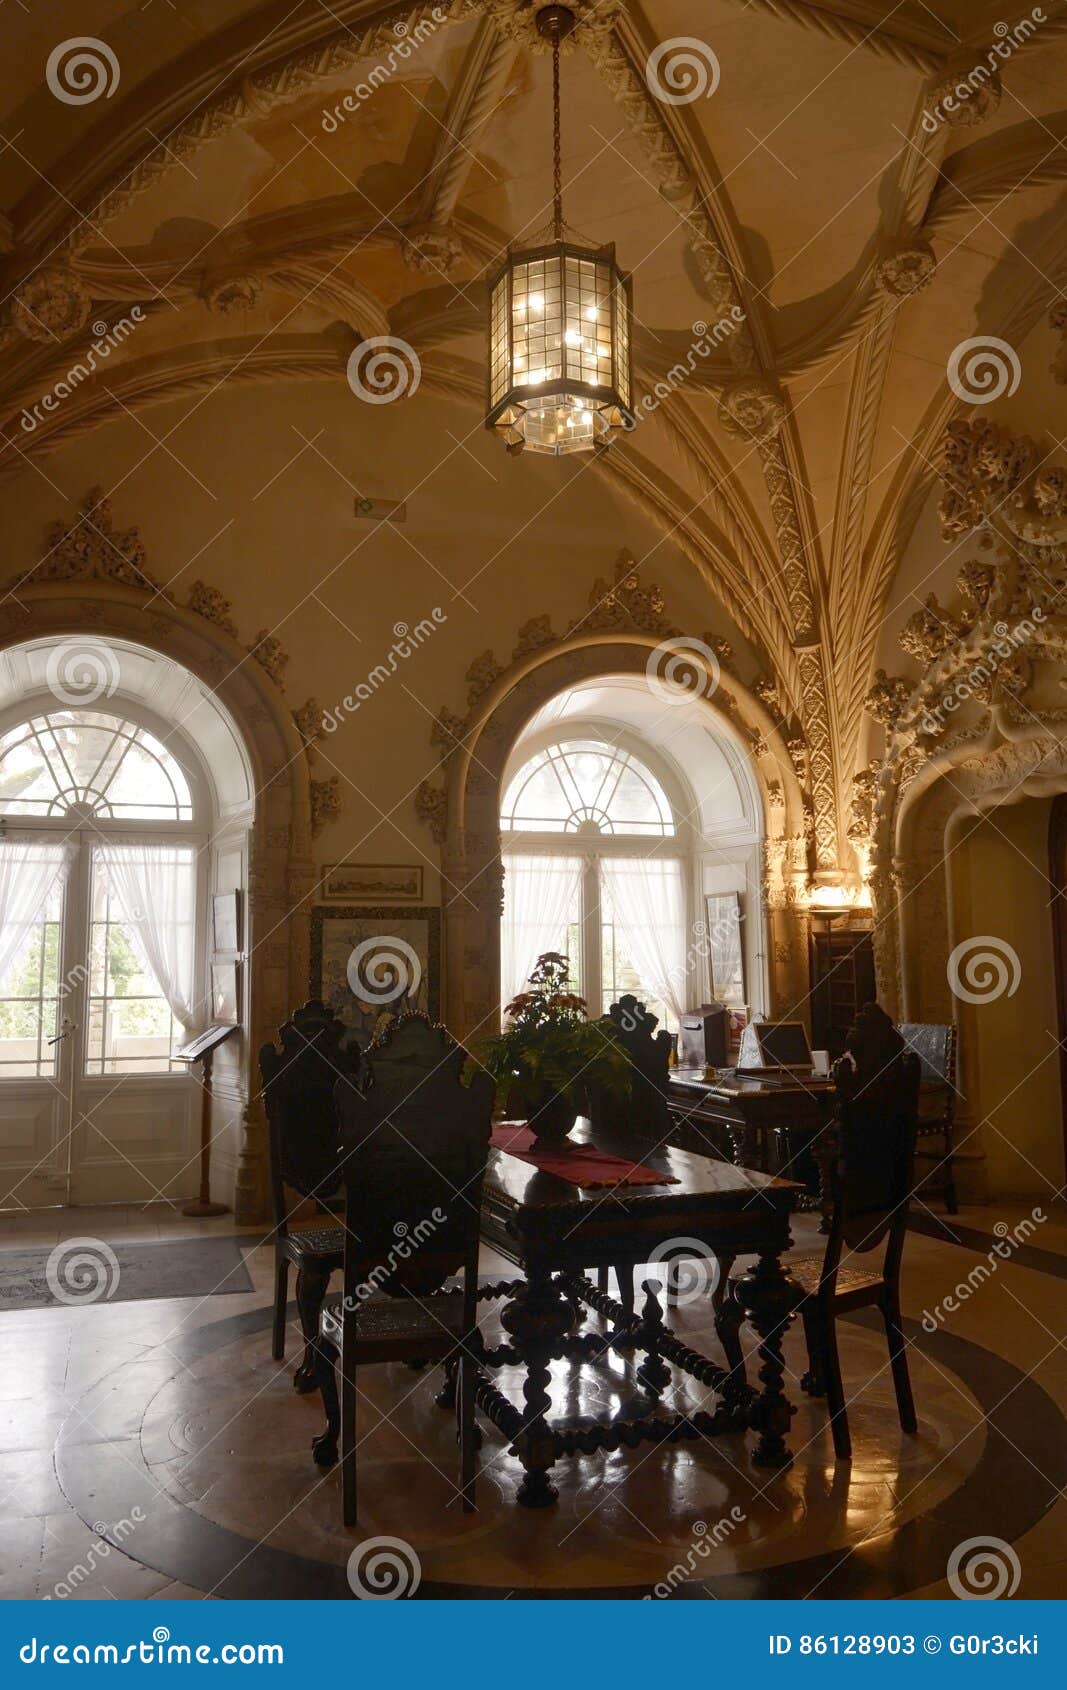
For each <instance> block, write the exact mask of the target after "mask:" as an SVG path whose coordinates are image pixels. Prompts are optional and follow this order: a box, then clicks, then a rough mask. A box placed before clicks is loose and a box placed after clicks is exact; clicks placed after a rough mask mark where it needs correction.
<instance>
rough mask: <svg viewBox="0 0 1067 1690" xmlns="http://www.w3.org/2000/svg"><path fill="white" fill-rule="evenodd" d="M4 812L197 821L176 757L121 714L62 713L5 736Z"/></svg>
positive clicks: (0, 768)
mask: <svg viewBox="0 0 1067 1690" xmlns="http://www.w3.org/2000/svg"><path fill="white" fill-rule="evenodd" d="M0 814H2V815H5V816H84V817H89V816H94V817H96V818H97V819H99V820H108V821H114V820H120V819H121V820H126V821H133V820H139V821H175V822H187V821H191V820H192V816H193V800H192V795H191V793H190V791H189V783H188V781H187V780H186V777H185V775H184V773H183V772H182V769H181V767H180V765H179V763H178V762H177V760H176V759H175V758H174V757H173V756H172V755H171V753H170V752H169V751H168V750H167V749H166V747H165V746H164V745H162V744H161V743H160V741H159V740H158V739H156V737H155V735H154V734H151V733H149V731H148V729H147V728H144V727H140V726H138V724H137V723H136V722H131V721H129V720H128V719H127V718H125V717H123V716H112V715H109V714H106V713H104V712H103V711H96V710H58V711H50V712H49V713H48V714H47V715H42V716H32V717H30V719H29V720H28V721H26V722H20V723H19V724H18V726H17V727H14V728H11V729H10V730H9V731H8V732H7V733H6V734H3V735H2V736H0Z"/></svg>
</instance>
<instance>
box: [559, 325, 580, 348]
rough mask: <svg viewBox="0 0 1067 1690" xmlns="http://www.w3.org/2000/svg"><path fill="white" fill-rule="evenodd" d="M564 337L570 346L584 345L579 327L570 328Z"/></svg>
mask: <svg viewBox="0 0 1067 1690" xmlns="http://www.w3.org/2000/svg"><path fill="white" fill-rule="evenodd" d="M563 338H564V340H565V341H566V342H567V345H568V346H581V345H582V337H581V335H580V334H579V332H578V330H577V329H568V330H567V332H566V334H565V335H564V336H563Z"/></svg>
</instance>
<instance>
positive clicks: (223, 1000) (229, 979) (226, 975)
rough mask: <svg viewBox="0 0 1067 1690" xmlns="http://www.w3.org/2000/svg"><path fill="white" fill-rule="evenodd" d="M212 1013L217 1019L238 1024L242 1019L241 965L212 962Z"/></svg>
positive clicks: (237, 963)
mask: <svg viewBox="0 0 1067 1690" xmlns="http://www.w3.org/2000/svg"><path fill="white" fill-rule="evenodd" d="M211 1013H212V1016H213V1017H214V1019H215V1020H216V1021H226V1022H229V1023H231V1024H236V1023H237V1022H239V1021H240V1019H241V965H240V963H239V962H213V963H212V964H211Z"/></svg>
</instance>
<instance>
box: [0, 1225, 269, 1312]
mask: <svg viewBox="0 0 1067 1690" xmlns="http://www.w3.org/2000/svg"><path fill="white" fill-rule="evenodd" d="M256 1242H257V1240H256V1239H255V1238H254V1237H250V1238H249V1239H247V1240H245V1239H237V1238H181V1239H175V1240H173V1241H167V1240H163V1241H162V1242H160V1243H147V1242H141V1241H138V1240H134V1239H130V1240H129V1241H128V1242H126V1243H122V1242H116V1243H114V1244H106V1243H105V1242H104V1240H103V1239H101V1238H67V1239H64V1240H63V1242H62V1243H60V1244H55V1245H53V1246H52V1248H51V1249H42V1248H36V1249H32V1250H4V1249H0V1310H3V1309H48V1308H82V1307H84V1306H85V1305H86V1304H88V1303H143V1302H147V1301H149V1299H151V1298H153V1297H224V1296H229V1295H231V1294H232V1293H233V1292H235V1291H251V1290H252V1289H253V1285H252V1278H251V1275H250V1274H249V1271H248V1268H247V1267H246V1266H245V1260H244V1256H243V1255H242V1254H241V1244H245V1245H246V1247H248V1246H251V1247H253V1248H254V1246H255V1244H256Z"/></svg>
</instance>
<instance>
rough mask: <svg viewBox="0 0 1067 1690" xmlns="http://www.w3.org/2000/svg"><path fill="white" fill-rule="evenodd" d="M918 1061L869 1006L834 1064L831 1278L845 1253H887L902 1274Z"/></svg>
mask: <svg viewBox="0 0 1067 1690" xmlns="http://www.w3.org/2000/svg"><path fill="white" fill-rule="evenodd" d="M919 1074H920V1064H919V1058H918V1057H917V1056H916V1055H915V1054H914V1053H913V1052H912V1051H909V1050H908V1049H907V1047H906V1046H905V1043H904V1040H903V1039H902V1037H901V1035H900V1034H899V1033H898V1032H897V1030H896V1028H895V1027H894V1026H893V1023H892V1022H891V1021H890V1019H889V1017H888V1015H886V1014H885V1012H884V1010H882V1009H880V1008H879V1006H878V1005H877V1004H873V1003H871V1004H866V1005H864V1007H863V1008H862V1009H861V1010H860V1011H859V1013H858V1015H857V1017H856V1021H855V1023H854V1024H853V1026H852V1027H850V1028H849V1031H848V1034H847V1037H846V1041H845V1054H844V1055H843V1056H842V1057H840V1058H839V1060H838V1061H837V1062H836V1063H835V1064H834V1079H835V1081H836V1084H837V1098H836V1107H835V1113H834V1122H833V1126H832V1128H831V1129H830V1131H831V1146H832V1155H833V1161H832V1166H831V1190H832V1195H833V1214H832V1219H831V1225H830V1237H829V1240H828V1243H827V1250H826V1261H825V1263H824V1269H823V1273H824V1278H825V1277H826V1274H827V1273H828V1272H829V1271H831V1269H833V1268H835V1267H836V1264H837V1262H838V1261H839V1260H840V1258H841V1255H842V1252H844V1251H848V1252H861V1253H862V1252H866V1251H868V1250H873V1249H875V1248H876V1247H877V1246H878V1245H880V1244H883V1243H884V1244H885V1246H886V1260H885V1273H886V1275H887V1277H889V1276H890V1275H891V1274H895V1272H896V1270H897V1267H898V1266H899V1259H900V1251H901V1249H902V1247H903V1238H904V1227H905V1225H906V1222H907V1210H908V1199H909V1197H910V1195H911V1191H912V1188H913V1183H914V1173H913V1167H914V1154H915V1132H916V1125H917V1118H918V1099H919Z"/></svg>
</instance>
